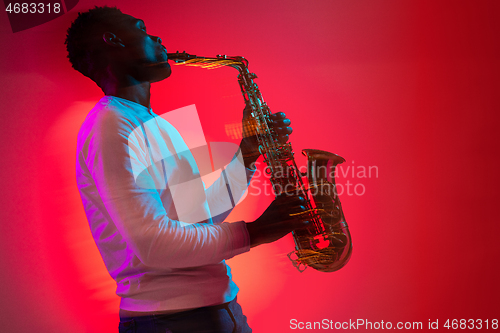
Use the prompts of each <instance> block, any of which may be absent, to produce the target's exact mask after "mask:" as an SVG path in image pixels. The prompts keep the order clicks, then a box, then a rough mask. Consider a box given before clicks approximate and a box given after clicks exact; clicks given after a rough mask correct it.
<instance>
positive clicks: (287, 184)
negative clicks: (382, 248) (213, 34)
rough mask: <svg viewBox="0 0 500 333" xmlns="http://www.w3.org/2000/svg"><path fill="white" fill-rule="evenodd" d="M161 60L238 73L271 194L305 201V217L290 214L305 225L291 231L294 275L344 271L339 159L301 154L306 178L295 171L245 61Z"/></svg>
mask: <svg viewBox="0 0 500 333" xmlns="http://www.w3.org/2000/svg"><path fill="white" fill-rule="evenodd" d="M167 55H168V59H170V60H173V61H175V63H176V64H178V65H186V66H196V67H202V68H207V69H215V68H219V67H224V66H228V67H233V68H235V69H237V70H238V71H239V75H238V83H239V85H240V88H241V93H242V95H243V98H244V99H245V103H246V105H247V106H248V107H250V108H251V113H250V115H251V117H250V119H249V122H250V123H249V124H248V125H249V126H250V127H252V128H254V129H255V130H254V133H255V135H256V137H257V140H258V143H259V152H260V154H261V155H263V157H264V162H265V163H266V165H267V167H266V168H265V172H266V173H267V175H268V176H269V178H270V181H271V184H272V187H273V191H274V194H275V195H276V196H279V195H283V194H286V195H290V196H301V197H303V198H305V201H306V203H305V207H306V210H305V212H301V213H297V214H290V216H296V217H298V218H300V219H302V220H304V221H309V224H308V226H307V227H306V228H301V229H297V230H295V231H293V232H292V235H293V239H294V242H295V251H292V252H290V253H289V254H288V258H289V259H290V260H291V262H292V264H293V265H294V267H296V268H297V269H298V270H299V271H300V272H303V271H304V270H305V269H306V268H307V267H308V266H309V267H312V268H314V269H316V270H318V271H321V272H334V271H337V270H339V269H341V268H342V267H344V266H345V265H346V264H347V262H348V261H349V259H350V257H351V253H352V241H351V235H350V233H349V229H348V226H347V222H346V221H345V217H344V212H343V211H342V204H341V203H340V200H339V196H338V194H337V191H336V186H335V168H336V166H337V165H338V164H340V163H343V162H345V160H344V158H342V157H340V156H338V155H336V154H333V153H329V152H326V151H322V150H317V149H304V150H303V151H302V154H304V155H305V156H306V157H307V173H306V174H304V173H302V172H300V170H299V168H298V167H297V164H296V162H295V159H294V157H293V155H294V153H293V150H292V146H291V144H290V143H286V144H281V143H280V142H279V141H278V139H277V135H276V133H275V132H274V131H273V129H272V128H270V127H269V126H268V123H269V122H270V116H271V112H270V109H269V107H268V106H267V104H266V102H264V99H263V97H262V94H261V93H260V90H259V88H258V86H257V84H256V83H254V79H256V78H257V76H256V75H255V74H254V73H250V72H249V70H248V60H246V59H245V58H243V57H239V56H236V57H229V56H225V55H218V56H216V57H215V58H208V57H199V56H196V55H191V54H187V53H186V52H182V53H180V52H178V51H177V52H176V53H168V54H167ZM245 127H246V124H245ZM303 178H304V180H303ZM306 179H307V183H306V181H305V180H306ZM306 184H307V185H306Z"/></svg>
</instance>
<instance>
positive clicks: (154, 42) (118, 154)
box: [66, 7, 305, 333]
mask: <svg viewBox="0 0 500 333" xmlns="http://www.w3.org/2000/svg"><path fill="white" fill-rule="evenodd" d="M66 45H67V50H68V58H69V60H70V62H71V63H72V65H73V67H74V68H75V69H76V70H78V71H79V72H81V73H82V74H83V75H85V76H87V77H89V78H90V79H92V80H93V81H94V82H95V83H96V84H97V85H98V86H99V87H100V88H101V89H102V91H103V92H104V94H105V96H104V97H103V98H102V99H101V100H100V101H99V102H98V103H97V104H96V106H95V107H94V108H93V109H92V110H91V111H90V113H89V114H88V116H87V118H86V119H85V121H84V123H83V124H82V127H81V129H80V132H79V134H78V143H77V161H76V174H77V184H78V188H79V191H80V194H81V197H82V202H83V205H84V209H85V212H86V214H87V218H88V220H89V224H90V228H91V231H92V235H93V237H94V240H95V241H96V244H97V246H98V248H99V251H100V253H101V255H102V257H103V260H104V262H105V264H106V267H107V269H108V271H109V273H110V275H111V276H112V277H113V279H115V281H116V283H117V294H118V295H119V296H120V297H121V303H120V326H119V327H120V332H129V331H130V332H153V331H154V332H156V330H155V329H157V330H158V331H161V332H190V333H193V332H251V329H250V328H249V327H248V325H247V323H246V317H245V316H244V315H243V314H242V312H241V308H240V306H239V305H238V303H237V302H236V294H237V291H238V288H237V286H236V285H235V284H234V282H233V281H232V280H231V273H230V269H229V267H228V266H227V265H226V264H225V262H224V260H225V259H229V258H231V257H233V256H235V255H238V254H241V253H244V252H246V251H249V249H250V248H251V247H254V246H258V245H260V244H264V243H269V242H273V241H275V240H277V239H279V238H281V237H283V236H284V235H286V234H287V233H289V232H290V231H292V230H294V229H296V228H300V227H303V226H304V224H305V222H302V221H299V220H296V219H292V218H291V217H290V216H289V214H290V212H294V211H300V210H303V209H304V207H302V206H301V204H302V200H303V199H301V198H298V199H295V200H283V199H284V198H278V199H277V200H275V201H274V202H273V203H272V204H271V205H270V206H269V207H268V209H267V210H266V211H265V212H264V213H263V214H262V215H261V216H260V217H259V218H258V219H257V220H256V221H253V222H250V223H245V222H243V221H237V222H234V223H220V222H222V220H224V218H225V217H227V215H228V214H229V211H230V210H227V209H226V211H225V212H224V213H221V214H220V213H217V214H215V213H214V209H215V210H217V207H218V205H219V206H220V198H221V196H222V195H223V194H224V193H225V194H226V195H227V191H228V188H230V190H231V192H232V195H233V196H236V199H238V198H239V197H240V196H241V195H242V193H243V192H244V191H245V188H246V186H247V177H248V179H250V178H251V175H252V167H253V163H254V162H255V161H256V159H257V158H258V156H259V153H258V149H257V143H256V140H255V138H254V137H247V138H244V139H243V140H242V142H241V145H240V149H239V151H238V153H237V156H235V158H234V159H233V160H232V161H231V163H230V164H229V165H228V166H227V167H226V169H225V172H224V177H221V178H220V179H218V180H217V181H216V182H215V183H214V184H213V185H211V186H210V187H209V188H208V189H206V190H205V189H204V185H203V183H202V182H201V180H200V177H199V170H198V167H197V165H196V162H195V161H194V158H193V156H192V154H191V153H190V151H189V149H188V148H187V145H186V144H185V142H184V140H183V138H182V137H181V136H180V135H179V133H178V132H177V131H176V129H175V128H173V126H172V125H170V124H169V123H168V122H167V121H165V120H164V119H162V118H161V117H158V116H156V114H154V113H153V111H152V109H151V107H150V86H151V83H153V82H158V81H161V80H163V79H165V78H168V77H169V76H170V74H171V68H170V65H169V64H168V61H167V60H168V59H167V52H166V49H165V47H164V46H163V45H162V41H161V39H160V38H159V37H156V36H152V35H149V34H148V33H147V32H146V26H145V24H144V22H143V21H142V20H139V19H136V18H134V17H132V16H130V15H125V14H123V13H121V11H120V10H118V9H116V8H109V7H100V8H98V7H96V8H94V9H91V10H89V11H88V12H86V13H83V14H82V13H79V16H78V18H77V19H76V20H75V21H74V22H73V24H72V26H71V27H70V28H69V29H68V35H67V39H66ZM273 119H274V120H273V123H272V124H270V126H273V127H274V129H275V131H276V132H277V133H278V134H279V136H280V139H281V140H282V141H284V142H286V140H287V139H288V135H289V134H290V133H291V128H290V127H288V125H289V124H290V121H289V120H288V119H286V118H285V117H284V114H278V115H273ZM241 156H242V158H241ZM239 157H240V158H239ZM241 169H243V170H244V175H245V177H244V179H243V181H242V179H241V177H240V176H238V170H241ZM235 174H236V176H235ZM239 175H241V173H239ZM179 184H180V185H182V186H178V185H179ZM186 184H189V185H188V186H185V185H186ZM179 198H180V199H179ZM235 201H236V202H237V200H235ZM186 203H188V204H186ZM215 215H217V216H215ZM160 328H161V330H159V329H160Z"/></svg>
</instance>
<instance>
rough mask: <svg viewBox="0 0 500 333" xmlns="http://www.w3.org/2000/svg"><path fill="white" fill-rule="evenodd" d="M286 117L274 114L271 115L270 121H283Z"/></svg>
mask: <svg viewBox="0 0 500 333" xmlns="http://www.w3.org/2000/svg"><path fill="white" fill-rule="evenodd" d="M285 118H286V115H285V113H283V112H276V113H273V114H272V115H271V119H273V120H279V119H285Z"/></svg>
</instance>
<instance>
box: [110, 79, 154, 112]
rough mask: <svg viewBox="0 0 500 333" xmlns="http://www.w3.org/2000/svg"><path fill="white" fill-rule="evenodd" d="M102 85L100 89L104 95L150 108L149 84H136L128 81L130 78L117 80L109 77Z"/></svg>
mask: <svg viewBox="0 0 500 333" xmlns="http://www.w3.org/2000/svg"><path fill="white" fill-rule="evenodd" d="M131 81H133V82H131ZM102 83H103V84H102V85H101V88H102V91H103V92H104V94H105V95H107V96H115V97H120V98H123V99H127V100H129V101H132V102H135V103H138V104H141V105H143V106H145V107H147V108H149V107H150V99H151V83H150V82H137V81H134V80H130V78H129V79H125V80H117V79H116V78H114V77H110V78H108V79H107V80H104V82H102Z"/></svg>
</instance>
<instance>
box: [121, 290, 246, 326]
mask: <svg viewBox="0 0 500 333" xmlns="http://www.w3.org/2000/svg"><path fill="white" fill-rule="evenodd" d="M118 329H119V333H201V332H203V333H251V332H252V329H251V328H250V327H249V326H248V324H247V317H246V316H245V315H244V314H243V312H242V311H241V306H240V305H239V304H238V302H237V301H236V298H235V299H234V300H232V301H231V302H229V303H225V304H221V305H216V306H207V307H204V308H198V309H193V310H189V311H184V312H178V313H174V314H169V315H161V314H152V315H148V316H140V317H121V318H120V324H119V326H118Z"/></svg>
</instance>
